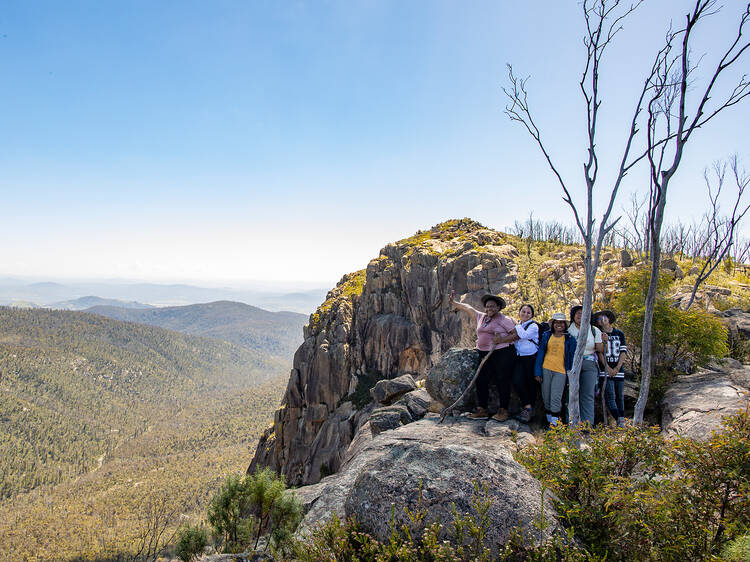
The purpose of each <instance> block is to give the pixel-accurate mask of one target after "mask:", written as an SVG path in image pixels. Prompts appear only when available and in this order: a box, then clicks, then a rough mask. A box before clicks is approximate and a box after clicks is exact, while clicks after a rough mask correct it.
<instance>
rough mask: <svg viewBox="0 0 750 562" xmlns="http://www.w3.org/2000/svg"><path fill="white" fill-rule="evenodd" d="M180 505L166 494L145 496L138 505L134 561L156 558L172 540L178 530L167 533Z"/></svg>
mask: <svg viewBox="0 0 750 562" xmlns="http://www.w3.org/2000/svg"><path fill="white" fill-rule="evenodd" d="M178 511H179V510H178V507H177V506H176V505H174V504H173V503H172V502H170V500H169V498H168V497H167V496H166V495H164V494H161V495H155V496H149V497H147V498H145V499H144V500H143V501H142V502H141V503H140V505H139V506H138V530H137V532H136V535H135V537H134V540H133V545H134V548H135V553H134V554H133V555H132V556H131V557H130V558H129V559H130V560H133V561H152V560H156V558H157V557H158V555H159V553H160V552H161V551H162V550H163V549H164V547H165V546H166V545H167V544H169V543H170V542H172V540H173V539H174V537H175V535H176V533H177V530H176V529H175V530H173V531H172V533H171V534H170V535H167V530H168V529H169V527H170V526H171V525H173V524H174V522H175V521H176V520H177V517H178Z"/></svg>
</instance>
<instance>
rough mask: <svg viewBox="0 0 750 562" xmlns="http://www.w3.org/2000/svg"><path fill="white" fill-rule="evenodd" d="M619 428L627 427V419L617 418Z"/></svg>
mask: <svg viewBox="0 0 750 562" xmlns="http://www.w3.org/2000/svg"><path fill="white" fill-rule="evenodd" d="M617 427H625V418H617Z"/></svg>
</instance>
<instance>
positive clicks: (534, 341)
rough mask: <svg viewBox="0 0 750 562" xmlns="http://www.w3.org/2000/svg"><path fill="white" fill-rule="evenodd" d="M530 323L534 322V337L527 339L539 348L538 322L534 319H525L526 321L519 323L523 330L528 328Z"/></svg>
mask: <svg viewBox="0 0 750 562" xmlns="http://www.w3.org/2000/svg"><path fill="white" fill-rule="evenodd" d="M532 324H536V339H535V340H532V339H530V340H529V341H530V342H531V343H533V344H534V345H535V346H536V348H537V349H539V337H540V336H541V334H540V333H539V322H536V321H535V320H527V321H526V323H525V324H521V326H523V329H524V330H528V329H529V326H531V325H532Z"/></svg>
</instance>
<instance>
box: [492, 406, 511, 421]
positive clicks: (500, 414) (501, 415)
mask: <svg viewBox="0 0 750 562" xmlns="http://www.w3.org/2000/svg"><path fill="white" fill-rule="evenodd" d="M492 419H493V420H495V421H499V422H504V421H505V420H507V419H508V410H506V409H505V408H500V409H499V410H498V411H497V413H496V414H495V415H494V416H492Z"/></svg>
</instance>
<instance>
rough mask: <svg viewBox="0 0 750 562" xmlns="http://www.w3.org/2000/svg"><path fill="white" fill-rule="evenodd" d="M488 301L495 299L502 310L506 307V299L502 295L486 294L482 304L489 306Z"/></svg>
mask: <svg viewBox="0 0 750 562" xmlns="http://www.w3.org/2000/svg"><path fill="white" fill-rule="evenodd" d="M487 301H495V302H496V303H497V306H498V308H499V309H500V310H502V309H503V308H505V299H504V298H503V297H501V296H500V295H491V294H486V295H484V296H483V297H482V304H483V305H485V306H487Z"/></svg>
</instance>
